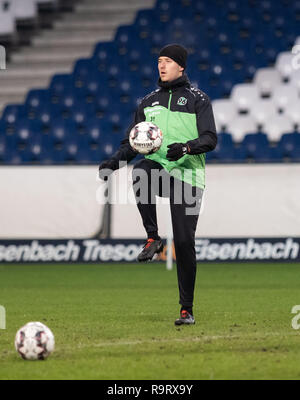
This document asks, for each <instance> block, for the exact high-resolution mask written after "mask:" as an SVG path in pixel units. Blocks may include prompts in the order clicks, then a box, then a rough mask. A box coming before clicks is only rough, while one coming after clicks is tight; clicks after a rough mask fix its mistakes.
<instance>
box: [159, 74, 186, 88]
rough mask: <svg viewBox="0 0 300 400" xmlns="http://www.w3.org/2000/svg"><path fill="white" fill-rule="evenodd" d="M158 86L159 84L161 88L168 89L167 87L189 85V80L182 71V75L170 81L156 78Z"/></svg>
mask: <svg viewBox="0 0 300 400" xmlns="http://www.w3.org/2000/svg"><path fill="white" fill-rule="evenodd" d="M158 86H160V87H161V88H162V89H165V90H168V89H177V88H179V87H182V86H186V87H190V86H191V84H190V81H189V79H188V77H187V75H186V73H183V75H182V76H180V77H179V78H177V79H175V80H174V81H171V82H163V81H162V80H161V79H160V78H159V80H158Z"/></svg>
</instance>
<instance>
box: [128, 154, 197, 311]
mask: <svg viewBox="0 0 300 400" xmlns="http://www.w3.org/2000/svg"><path fill="white" fill-rule="evenodd" d="M132 176H133V190H134V193H135V197H136V201H137V206H138V209H139V212H140V214H141V217H142V220H143V225H144V228H145V230H146V232H147V235H148V237H153V235H154V236H155V235H157V233H158V227H157V216H156V204H155V195H157V196H160V197H169V199H170V207H171V218H172V226H173V237H174V245H175V253H176V264H177V278H178V287H179V303H180V304H181V305H182V306H183V307H188V308H191V307H192V306H193V301H194V289H195V279H196V253H195V231H196V227H197V221H198V217H199V211H200V204H201V198H202V194H203V190H202V189H200V188H197V187H195V186H191V185H189V184H187V183H183V182H182V181H180V180H178V179H176V178H173V177H172V176H170V174H168V172H166V171H165V170H164V169H163V168H162V166H161V165H160V164H159V163H157V162H155V161H152V160H148V159H143V160H141V161H139V162H137V163H136V164H135V166H134V168H133V172H132Z"/></svg>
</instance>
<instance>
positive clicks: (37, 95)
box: [25, 89, 50, 118]
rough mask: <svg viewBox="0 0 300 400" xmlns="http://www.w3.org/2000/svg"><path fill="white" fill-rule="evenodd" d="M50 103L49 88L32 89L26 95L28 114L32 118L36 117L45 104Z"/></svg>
mask: <svg viewBox="0 0 300 400" xmlns="http://www.w3.org/2000/svg"><path fill="white" fill-rule="evenodd" d="M48 103H50V93H49V90H47V89H33V90H30V91H29V92H28V94H27V96H26V100H25V108H26V114H27V115H28V117H30V118H36V116H37V114H38V112H39V110H40V109H42V107H43V106H44V104H48Z"/></svg>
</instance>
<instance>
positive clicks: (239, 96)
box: [230, 83, 260, 111]
mask: <svg viewBox="0 0 300 400" xmlns="http://www.w3.org/2000/svg"><path fill="white" fill-rule="evenodd" d="M230 98H231V100H232V101H233V102H234V103H235V104H236V107H237V108H238V110H240V111H242V110H243V111H244V110H249V109H250V108H251V106H252V104H253V103H255V102H257V101H259V99H260V95H259V91H258V88H257V86H256V85H254V84H251V83H241V84H238V85H235V86H234V87H233V89H232V91H231V96H230Z"/></svg>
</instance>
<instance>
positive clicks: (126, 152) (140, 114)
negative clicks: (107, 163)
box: [111, 104, 146, 169]
mask: <svg viewBox="0 0 300 400" xmlns="http://www.w3.org/2000/svg"><path fill="white" fill-rule="evenodd" d="M145 119H146V117H145V114H144V109H143V107H142V104H140V105H139V107H138V109H137V110H136V112H135V116H134V119H133V122H132V124H131V125H130V126H129V127H128V129H127V131H126V134H125V137H124V139H123V140H122V141H121V145H120V147H119V149H118V150H117V151H116V153H115V154H113V155H112V157H111V160H112V161H115V164H116V165H115V166H116V169H117V168H119V161H126V162H127V163H129V162H130V161H131V160H133V159H134V158H135V157H136V156H137V154H138V153H137V152H136V151H134V150H133V149H132V147H131V146H130V143H129V133H130V131H131V129H132V128H133V127H134V126H135V125H136V124H138V123H139V122H142V121H145Z"/></svg>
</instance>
